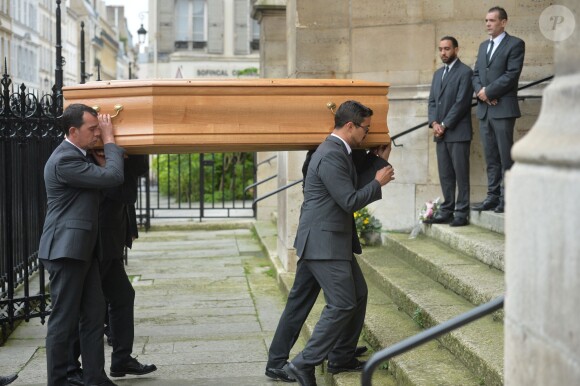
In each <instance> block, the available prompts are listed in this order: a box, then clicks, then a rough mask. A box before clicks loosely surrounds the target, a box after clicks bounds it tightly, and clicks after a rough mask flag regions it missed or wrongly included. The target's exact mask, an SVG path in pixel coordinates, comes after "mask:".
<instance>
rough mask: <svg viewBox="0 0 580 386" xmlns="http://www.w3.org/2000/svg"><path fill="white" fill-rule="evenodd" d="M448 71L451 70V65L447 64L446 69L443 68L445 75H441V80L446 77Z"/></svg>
mask: <svg viewBox="0 0 580 386" xmlns="http://www.w3.org/2000/svg"><path fill="white" fill-rule="evenodd" d="M448 72H449V66H448V65H445V69H444V70H443V76H442V77H441V80H443V79H445V77H446V76H447V73H448Z"/></svg>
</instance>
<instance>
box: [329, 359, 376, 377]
mask: <svg viewBox="0 0 580 386" xmlns="http://www.w3.org/2000/svg"><path fill="white" fill-rule="evenodd" d="M366 363H367V362H366V361H359V360H358V359H356V358H353V359H352V360H351V361H350V362H347V363H343V364H338V363H333V362H328V366H327V369H328V372H329V373H330V374H338V373H344V372H353V371H362V369H363V368H364V367H365V364H366Z"/></svg>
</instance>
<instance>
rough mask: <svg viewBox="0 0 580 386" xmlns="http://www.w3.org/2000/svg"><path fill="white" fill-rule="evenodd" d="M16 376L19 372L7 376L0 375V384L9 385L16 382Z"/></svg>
mask: <svg viewBox="0 0 580 386" xmlns="http://www.w3.org/2000/svg"><path fill="white" fill-rule="evenodd" d="M16 378H18V374H12V375H8V376H7V377H5V376H0V386H5V385H9V384H11V383H12V382H14V381H15V380H16Z"/></svg>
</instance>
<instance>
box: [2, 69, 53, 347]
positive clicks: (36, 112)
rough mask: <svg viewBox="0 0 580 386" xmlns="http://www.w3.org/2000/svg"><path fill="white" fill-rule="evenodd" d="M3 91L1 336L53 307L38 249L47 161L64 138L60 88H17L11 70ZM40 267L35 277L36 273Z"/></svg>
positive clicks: (42, 316) (44, 197) (45, 313)
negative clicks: (41, 92)
mask: <svg viewBox="0 0 580 386" xmlns="http://www.w3.org/2000/svg"><path fill="white" fill-rule="evenodd" d="M0 83H1V93H2V95H1V97H0V163H1V167H0V327H1V330H2V335H1V337H0V340H2V339H3V338H4V337H5V336H6V334H7V332H8V331H9V330H10V329H11V328H12V327H13V325H14V322H15V321H18V320H28V319H30V318H33V317H41V318H42V320H43V322H44V317H45V316H46V315H48V313H49V297H48V295H47V294H46V292H45V278H44V271H43V270H42V269H40V264H39V261H38V256H37V251H38V242H39V239H40V235H41V232H42V226H43V223H44V215H45V208H46V194H45V189H44V178H43V167H44V164H45V163H46V160H47V159H48V157H49V156H50V154H51V153H52V151H53V149H54V148H55V147H56V146H57V145H58V143H60V141H61V140H62V134H61V131H60V130H59V129H58V128H57V127H58V125H57V120H58V117H59V116H60V115H61V114H62V102H61V101H62V99H61V97H60V93H59V92H57V88H56V87H54V88H53V92H52V94H47V95H43V96H41V95H39V94H38V93H36V92H34V91H31V90H28V89H27V88H26V86H25V85H21V86H20V87H17V88H14V87H13V85H12V82H11V79H10V76H9V75H8V74H7V73H4V75H3V76H2V80H1V82H0ZM35 272H39V275H37V276H36V277H35V281H34V282H33V283H32V282H31V281H30V278H31V276H32V274H33V273H35Z"/></svg>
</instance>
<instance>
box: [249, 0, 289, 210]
mask: <svg viewBox="0 0 580 386" xmlns="http://www.w3.org/2000/svg"><path fill="white" fill-rule="evenodd" d="M252 18H254V19H256V20H257V21H258V23H259V24H260V77H261V78H286V77H287V68H286V66H287V60H286V0H257V1H256V2H255V3H254V5H253V8H252ZM277 156H278V152H260V153H258V155H257V160H258V163H260V162H263V163H262V164H260V165H259V166H258V169H257V179H258V181H262V180H264V179H266V178H268V177H271V176H273V175H275V174H277V173H278V172H279V171H278V160H277ZM273 157H274V158H273ZM278 186H279V185H278V183H277V179H276V178H275V179H272V180H270V181H268V182H265V183H263V184H260V185H259V186H258V187H257V196H258V197H260V196H263V195H265V194H267V193H269V192H272V191H274V190H276V189H277V188H278ZM277 206H278V200H277V197H276V196H272V197H270V198H267V199H265V200H264V201H261V202H260V203H258V208H257V218H258V220H275V219H276V218H277V217H278V215H279V214H280V212H279V210H278V207H277Z"/></svg>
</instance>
